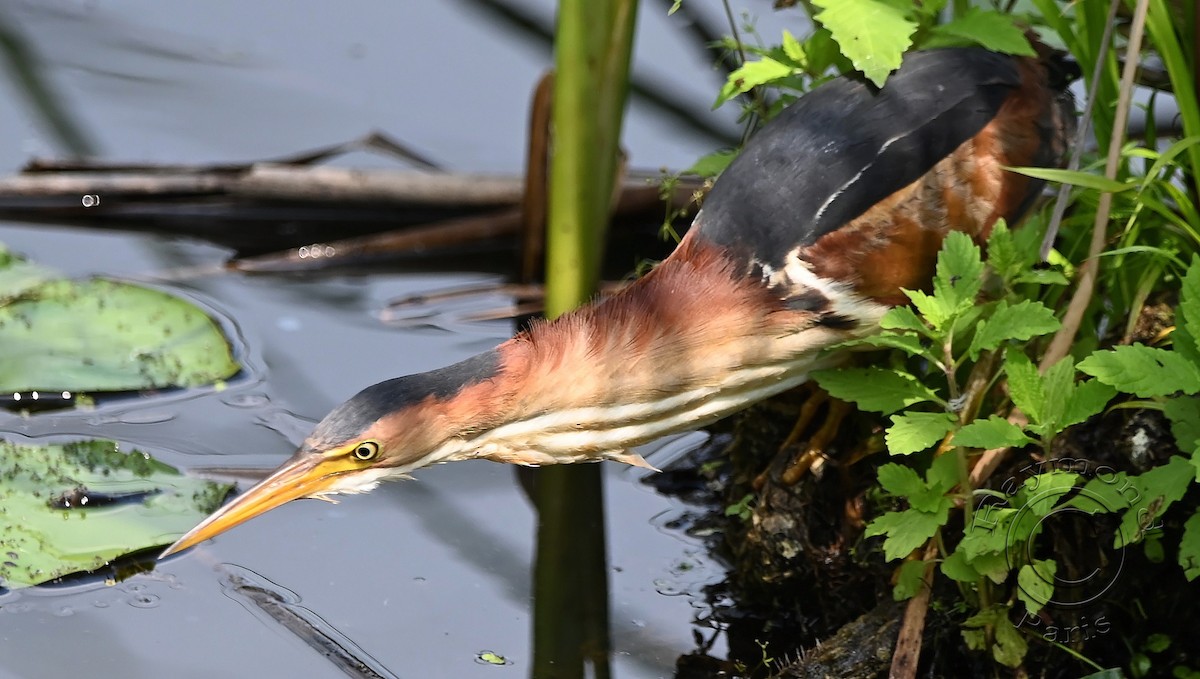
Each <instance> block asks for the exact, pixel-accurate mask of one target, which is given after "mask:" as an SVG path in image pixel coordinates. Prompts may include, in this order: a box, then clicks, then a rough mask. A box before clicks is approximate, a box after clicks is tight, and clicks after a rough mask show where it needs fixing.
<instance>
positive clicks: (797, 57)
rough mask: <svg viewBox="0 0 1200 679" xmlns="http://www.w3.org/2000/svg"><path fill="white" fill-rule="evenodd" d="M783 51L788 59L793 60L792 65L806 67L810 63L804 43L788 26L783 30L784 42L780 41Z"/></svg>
mask: <svg viewBox="0 0 1200 679" xmlns="http://www.w3.org/2000/svg"><path fill="white" fill-rule="evenodd" d="M780 47H781V48H782V49H783V53H784V54H785V55H787V58H788V59H791V60H792V65H793V66H796V67H797V68H805V67H807V65H808V56H807V55H805V54H804V45H802V44H800V41H799V40H797V39H796V36H794V35H792V32H791V31H789V30H787V29H786V28H785V29H784V30H783V42H782V43H780Z"/></svg>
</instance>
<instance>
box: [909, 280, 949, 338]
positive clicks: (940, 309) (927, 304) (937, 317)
mask: <svg viewBox="0 0 1200 679" xmlns="http://www.w3.org/2000/svg"><path fill="white" fill-rule="evenodd" d="M903 292H904V294H905V295H908V298H909V299H910V300H911V301H912V303H913V306H915V307H917V311H919V312H920V313H921V317H922V318H924V319H925V320H926V321H928V322H929V324H930V325H932V326H933V328H934V330H936V331H938V332H941V331H943V330H944V329H945V328H946V326H947V325H949V323H950V321H951V320H952V319H953V318H954V313H955V311H956V309H955V308H954V307H953V306H951V305H950V304H949V303H948V302H947V301H946V300H944V299H942V298H941V297H937V296H935V295H927V294H925V293H924V292H922V291H921V290H903Z"/></svg>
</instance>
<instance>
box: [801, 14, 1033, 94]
mask: <svg viewBox="0 0 1200 679" xmlns="http://www.w3.org/2000/svg"><path fill="white" fill-rule="evenodd" d="M813 4H814V5H816V6H817V7H819V8H821V11H820V12H817V13H816V14H815V15H814V16H813V18H814V19H816V20H817V21H819V22H821V25H822V26H824V27H825V28H827V29H829V32H830V33H831V34H832V35H833V39H834V40H835V41H836V42H837V44H838V47H840V48H841V51H842V54H844V55H846V57H847V58H848V59H850V62H851V63H853V64H854V67H855V68H856V69H858V70H859V71H862V73H863V75H865V76H867V79H868V80H870V81H871V82H873V83H875V85H876V86H882V85H883V83H884V81H886V80H887V77H888V75H889V74H890V73H891V72H892V71H894V70H896V69H897V68H899V67H900V58H901V57H902V56H903V55H904V52H905V51H906V50H908V48H909V47H910V46H911V45H912V36H913V33H915V32H916V31H917V22H915V21H913V20H912V19H911V18H910V15H911V14H912V13H913V5H912V4H911V3H909V2H893V1H888V0H813ZM1026 47H1028V44H1026Z"/></svg>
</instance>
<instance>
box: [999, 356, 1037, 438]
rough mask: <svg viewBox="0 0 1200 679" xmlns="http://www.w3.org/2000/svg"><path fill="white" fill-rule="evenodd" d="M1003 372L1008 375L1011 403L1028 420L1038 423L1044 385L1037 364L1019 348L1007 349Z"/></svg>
mask: <svg viewBox="0 0 1200 679" xmlns="http://www.w3.org/2000/svg"><path fill="white" fill-rule="evenodd" d="M1004 374H1005V375H1006V376H1007V377H1008V394H1009V396H1010V397H1011V398H1012V401H1013V405H1015V406H1017V407H1018V408H1020V409H1021V412H1023V413H1025V414H1026V415H1027V416H1028V417H1029V419H1030V420H1032V421H1033V422H1035V423H1040V422H1041V421H1042V404H1043V403H1044V402H1045V401H1046V387H1045V385H1044V384H1043V383H1042V376H1041V375H1040V374H1039V373H1038V369H1037V366H1035V365H1033V363H1031V362H1030V361H1029V357H1027V356H1026V355H1025V354H1024V353H1023V352H1021V351H1020V350H1017V349H1009V350H1008V351H1007V352H1006V353H1005V355H1004Z"/></svg>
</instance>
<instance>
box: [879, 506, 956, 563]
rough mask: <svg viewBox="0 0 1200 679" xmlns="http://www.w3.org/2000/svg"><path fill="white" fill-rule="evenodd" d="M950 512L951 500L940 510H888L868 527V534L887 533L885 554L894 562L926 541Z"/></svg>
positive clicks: (884, 547)
mask: <svg viewBox="0 0 1200 679" xmlns="http://www.w3.org/2000/svg"><path fill="white" fill-rule="evenodd" d="M949 513H950V503H949V502H947V503H946V504H945V505H944V506H943V508H942V510H941V511H938V512H922V511H920V510H917V509H907V510H905V511H903V512H888V513H886V514H884V515H883V516H880V517H878V518H876V519H875V520H874V521H872V522H871V523H870V525H868V526H867V530H866V532H865V535H866V536H867V537H874V536H876V535H886V536H887V538H886V539H885V540H884V541H883V555H884V557H885V558H887V560H888V561H893V560H895V559H900V558H903V557H906V556H908V555H909V554H911V553H912V551H913V550H914V549H916V548H918V547H920V546H921V545H923V544H925V543H926V542H927V541H928V540H929V538H931V537H933V534H934V533H936V532H937V530H938V528H940V527H942V526H943V525H945V523H946V519H947V517H948V516H949Z"/></svg>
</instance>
